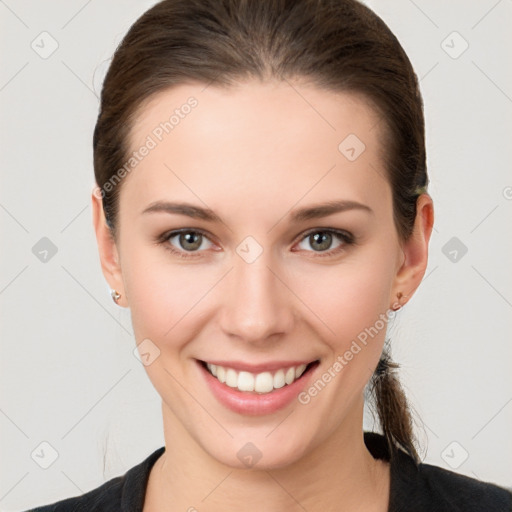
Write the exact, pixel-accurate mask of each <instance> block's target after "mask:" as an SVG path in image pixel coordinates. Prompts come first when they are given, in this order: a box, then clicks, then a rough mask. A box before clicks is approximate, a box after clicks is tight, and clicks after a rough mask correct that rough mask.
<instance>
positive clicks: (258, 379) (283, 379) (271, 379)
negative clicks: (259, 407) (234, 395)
mask: <svg viewBox="0 0 512 512" xmlns="http://www.w3.org/2000/svg"><path fill="white" fill-rule="evenodd" d="M206 366H207V367H208V369H209V370H210V373H211V374H212V375H213V376H214V377H217V379H218V380H219V381H220V382H223V383H225V384H226V385H227V386H229V387H231V388H238V389H239V390H240V391H256V392H257V393H270V392H271V391H273V390H274V389H279V388H282V387H283V386H285V385H287V384H291V383H292V382H294V381H295V380H296V379H298V378H299V377H300V376H301V375H302V374H303V373H304V371H305V370H306V367H307V365H305V364H301V365H299V366H297V367H294V366H292V367H291V368H288V369H284V368H283V369H281V370H277V372H275V374H274V375H272V373H271V372H262V373H258V374H256V375H254V374H252V373H250V372H245V371H241V372H237V371H236V370H233V368H225V367H224V366H219V365H215V364H210V363H206Z"/></svg>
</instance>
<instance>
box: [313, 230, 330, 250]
mask: <svg viewBox="0 0 512 512" xmlns="http://www.w3.org/2000/svg"><path fill="white" fill-rule="evenodd" d="M330 236H331V235H330V233H323V232H320V233H316V234H315V235H314V236H313V238H314V239H315V243H316V242H318V241H319V240H321V239H322V238H323V239H324V242H321V241H320V245H321V246H322V247H320V249H328V248H329V245H330V243H329V242H330V238H329V237H330ZM326 240H327V243H325V241H326Z"/></svg>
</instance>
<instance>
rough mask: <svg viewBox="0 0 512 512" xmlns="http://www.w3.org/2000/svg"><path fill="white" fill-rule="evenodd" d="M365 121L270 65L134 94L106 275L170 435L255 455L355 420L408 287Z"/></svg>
mask: <svg viewBox="0 0 512 512" xmlns="http://www.w3.org/2000/svg"><path fill="white" fill-rule="evenodd" d="M191 98H193V99H191ZM185 105H189V106H188V107H186V106H185ZM171 116H174V117H173V118H171ZM170 118H171V121H169V119H170ZM161 123H162V124H161ZM165 123H167V124H165ZM380 128H381V126H380V124H379V117H378V116H377V115H376V114H375V113H374V111H373V110H372V109H371V108H370V107H369V106H368V105H367V104H366V103H365V102H364V101H363V100H362V99H361V98H358V97H356V96H353V95H348V94H335V93H332V92H326V91H325V90H321V89H319V88H314V87H311V86H310V87H305V86H299V85H298V84H295V85H293V87H292V85H291V84H289V83H286V82H279V83H277V82H276V83H265V84H263V83H259V82H251V83H246V84H243V85H241V86H237V87H231V88H229V89H228V88H220V87H215V86H208V87H206V86H205V85H202V84H201V85H181V86H179V87H175V88H172V89H169V90H167V91H165V92H163V93H160V94H158V95H157V96H154V97H153V98H152V99H151V101H150V102H148V103H146V104H145V105H144V107H143V109H142V110H141V111H140V114H139V115H138V117H137V121H136V124H135V126H134V129H133V131H132V133H131V138H130V144H131V149H132V151H137V155H135V156H134V158H136V159H137V160H136V163H135V164H134V162H135V160H133V161H132V163H131V165H132V168H131V170H130V171H129V172H128V173H127V175H126V177H125V178H124V182H123V184H122V189H121V195H120V203H119V217H118V221H119V239H118V241H117V246H115V247H114V248H113V251H114V253H115V254H116V255H117V256H118V261H119V273H118V274H116V270H115V269H114V270H112V268H113V267H112V268H111V270H112V272H111V275H109V276H108V278H109V279H110V284H111V285H112V287H115V288H116V289H117V290H118V291H120V292H121V293H122V299H121V301H120V304H121V305H123V306H127V307H129V308H130V310H131V315H132V322H133V328H134V333H135V337H136V343H137V344H141V343H142V344H141V345H140V349H141V353H142V354H143V356H142V357H143V359H144V360H145V364H146V366H145V369H146V371H147V373H148V376H149V378H150V380H151V382H152V383H153V385H154V387H155V388H156V390H157V391H158V393H159V394H160V396H161V397H162V400H163V415H164V428H165V429H166V432H167V433H168V434H169V435H172V436H178V438H179V439H181V440H182V441H183V440H186V441H187V442H188V443H189V446H193V447H194V449H197V450H199V451H200V452H202V453H203V454H204V453H207V454H209V455H211V456H212V457H213V458H215V459H217V460H218V461H220V462H222V463H225V464H228V465H230V466H237V467H244V465H245V466H247V465H252V464H253V463H255V462H258V461H259V462H258V465H259V466H260V467H269V468H270V467H280V466H285V465H288V464H290V463H292V462H294V461H297V460H299V459H300V458H301V457H303V456H304V455H306V454H307V453H311V452H312V450H313V449H315V448H318V447H319V446H320V445H322V443H324V442H325V441H327V440H328V439H332V436H333V435H335V436H336V435H338V439H340V437H339V436H341V437H343V436H345V439H346V436H347V435H348V432H351V434H350V435H352V433H353V432H360V430H361V425H362V408H363V389H364V387H365V385H366V383H367V382H368V380H369V378H370V377H371V375H372V373H373V370H374V368H375V366H376V364H377V362H378V359H379V356H380V354H381V350H382V346H383V342H384V337H385V332H386V324H387V320H388V319H389V318H390V317H391V315H390V314H389V315H388V312H389V308H390V307H391V305H393V304H394V303H395V302H396V293H397V292H398V291H402V292H403V293H404V294H409V296H410V295H411V294H412V288H415V286H413V283H412V281H408V279H411V278H410V274H411V273H406V272H405V270H404V268H403V267H402V264H403V262H404V259H405V257H404V254H405V253H404V250H403V249H404V247H403V246H401V245H400V243H399V240H398V236H397V232H396V229H395V226H394V223H393V212H392V196H391V189H390V186H389V184H388V182H387V180H386V179H385V176H386V173H385V170H384V167H383V160H382V155H381V149H382V148H381V146H380V136H381V131H380ZM144 146H145V147H146V148H147V150H141V149H140V148H142V147H144ZM144 155H145V156H144ZM127 168H128V166H127ZM178 203H179V204H181V205H186V208H185V207H183V208H182V210H181V213H180V212H178V211H177V209H176V207H175V206H173V205H176V204H178ZM327 203H330V204H331V205H341V206H342V207H333V208H331V209H329V208H326V209H325V211H323V210H322V209H318V210H316V209H315V208H319V207H324V206H325V205H327ZM97 204H99V202H97ZM155 205H156V206H155ZM343 205H344V206H343ZM187 212H189V214H187ZM308 212H309V213H308ZM178 230H183V233H182V234H181V235H180V234H179V233H177V231H178ZM116 276H117V277H116ZM115 279H118V280H117V281H116V280H115ZM415 279H416V281H414V284H415V285H417V284H418V277H417V276H416V277H415ZM204 363H209V364H214V365H217V369H216V373H217V377H214V376H212V375H211V374H210V373H209V371H208V370H207V369H206V368H205V366H204ZM300 365H308V366H307V371H305V373H303V374H302V376H301V377H300V378H299V379H296V380H293V381H292V379H295V377H296V374H297V375H298V374H300V372H301V370H302V369H303V366H302V367H301V366H300ZM219 366H221V367H223V369H222V368H219ZM291 367H294V368H296V374H295V371H294V370H290V368H291ZM297 367H298V368H297ZM213 371H214V373H215V366H214V367H213ZM223 375H224V377H223ZM223 379H227V383H226V382H224V383H222V382H221V380H223ZM287 379H288V380H287ZM238 387H241V388H242V389H251V388H252V387H256V388H257V390H259V392H257V391H240V390H239V389H238ZM270 389H273V391H269V390H270ZM251 461H252V462H251Z"/></svg>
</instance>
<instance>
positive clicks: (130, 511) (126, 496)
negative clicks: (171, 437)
mask: <svg viewBox="0 0 512 512" xmlns="http://www.w3.org/2000/svg"><path fill="white" fill-rule="evenodd" d="M364 442H365V445H366V447H367V448H368V451H369V452H370V453H371V454H372V455H373V457H374V458H375V459H383V460H386V461H390V453H389V448H388V445H387V443H386V439H385V437H384V436H383V435H381V434H377V433H375V432H364ZM164 451H165V446H162V447H160V448H158V449H157V450H155V451H154V452H153V453H152V454H151V455H150V456H149V457H147V458H146V459H145V460H144V461H142V462H141V463H140V464H138V465H137V466H134V467H133V468H131V469H130V470H129V471H128V472H127V473H126V475H125V476H124V478H123V480H124V484H123V488H122V489H123V490H122V498H121V512H142V508H143V505H144V498H145V494H146V487H147V484H148V480H149V474H150V472H151V468H152V467H153V465H154V464H155V462H156V461H157V459H158V458H159V457H160V455H162V454H163V453H164ZM407 466H410V469H414V468H415V467H416V466H415V463H414V460H413V459H412V458H411V457H410V456H409V455H408V454H406V453H405V452H403V451H401V450H398V451H397V452H396V453H395V454H394V456H393V461H391V493H390V499H391V501H393V496H394V495H395V494H396V492H394V489H396V487H397V485H399V483H400V484H402V485H403V484H404V483H405V482H399V480H402V479H403V478H404V475H407V474H410V473H411V471H407V470H406V468H407ZM391 504H392V503H390V510H391V509H392V508H391Z"/></svg>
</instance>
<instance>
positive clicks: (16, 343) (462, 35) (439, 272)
mask: <svg viewBox="0 0 512 512" xmlns="http://www.w3.org/2000/svg"><path fill="white" fill-rule="evenodd" d="M153 3H154V2H152V1H151V2H150V1H134V0H131V1H126V0H108V1H105V0H102V1H101V2H100V1H99V0H89V1H84V0H74V1H66V2H65V1H62V0H61V1H57V0H53V1H46V2H29V1H22V0H6V1H1V0H0V19H1V30H0V34H1V35H0V37H1V45H2V66H1V67H0V102H1V106H0V108H1V141H2V151H1V154H0V158H1V166H0V169H1V173H2V176H1V188H0V226H1V237H2V250H1V252H0V254H1V276H0V308H1V309H0V314H1V353H2V358H1V369H0V379H1V387H0V389H1V394H0V428H1V432H2V435H1V441H0V443H1V444H0V449H1V454H0V460H1V464H2V466H1V477H0V478H1V481H0V507H1V510H3V511H17V510H23V509H26V508H29V507H31V506H35V505H41V504H45V503H49V502H51V501H56V500H58V499H63V498H65V497H68V496H74V495H78V494H82V493H84V492H86V491H88V490H90V489H92V488H94V487H97V486H99V485H100V484H101V483H103V482H104V481H105V480H107V479H110V478H112V477H114V476H117V475H120V474H123V473H124V472H125V471H126V470H127V469H129V468H130V467H131V466H133V465H135V464H137V463H138V462H140V461H141V460H142V459H143V458H145V457H146V456H147V455H148V454H149V453H150V452H151V451H153V450H155V449H156V448H158V447H159V446H162V445H163V444H164V440H163V432H162V420H161V410H160V399H159V396H158V394H157V393H156V391H155V390H154V389H153V387H152V385H151V383H150V381H149V379H148V378H147V376H146V373H145V370H144V367H143V366H142V364H141V363H140V362H139V360H138V359H137V358H136V357H135V356H134V354H133V349H134V348H135V340H134V338H133V334H132V329H131V323H130V313H129V311H128V310H125V309H121V308H119V307H117V306H116V305H115V304H114V303H113V302H112V300H111V298H110V296H109V293H108V291H109V290H108V286H107V284H106V282H105V280H104V278H103V275H102V273H101V269H100V265H99V259H98V255H97V248H96V240H95V237H94V232H93V228H92V218H91V207H90V191H91V188H92V186H93V169H92V132H93V128H94V123H95V120H96V116H97V109H98V94H99V90H100V86H101V80H102V78H103V74H104V72H105V62H108V59H109V58H110V56H111V55H112V53H113V51H114V49H115V47H116V46H117V44H118V43H119V42H120V40H121V38H122V36H123V35H124V34H125V32H126V31H127V29H128V28H129V26H130V25H131V24H132V23H133V22H134V21H135V19H136V18H137V17H138V16H139V15H140V14H142V12H143V11H145V10H146V9H147V8H148V7H149V6H151V5H153ZM369 5H370V6H371V7H372V8H373V9H374V10H375V11H376V12H377V13H378V14H379V15H380V16H381V17H382V18H383V19H384V20H385V21H386V23H387V24H388V25H389V26H390V28H391V29H392V30H393V31H394V32H395V34H396V35H397V37H398V38H399V40H400V41H401V43H402V44H403V46H404V48H405V50H406V51H407V52H408V54H409V56H410V58H411V61H412V63H413V66H414V67H415V70H416V72H417V74H418V77H419V78H420V79H421V88H422V93H423V96H424V101H425V115H426V122H427V144H428V148H427V150H428V165H429V173H430V177H431V185H430V189H429V190H430V193H431V195H432V197H433V199H434V204H435V214H436V219H435V228H434V232H433V235H432V240H431V245H430V259H429V266H428V269H427V272H426V275H425V278H424V282H423V283H422V285H421V286H420V288H419V290H418V291H417V293H416V295H415V296H414V297H413V298H412V300H411V301H410V302H409V304H408V305H407V306H406V307H405V309H404V310H402V311H401V312H400V314H399V315H398V317H397V319H396V320H395V322H394V325H393V326H392V328H391V329H390V331H389V334H390V336H391V338H392V339H393V353H394V356H395V359H396V360H397V361H398V362H400V363H401V365H402V370H401V375H402V381H403V383H404V386H405V387H406V389H407V392H408V395H409V397H410V400H411V401H412V403H413V404H414V407H415V410H416V411H417V413H418V414H419V417H421V419H422V420H423V423H418V435H419V438H420V441H421V445H422V452H421V453H422V455H423V457H424V460H425V461H426V462H429V463H432V464H436V465H439V466H441V467H445V468H447V469H455V470H456V471H457V472H460V473H463V474H466V475H469V476H473V477H478V478H480V479H482V480H487V481H493V482H496V483H498V484H501V485H504V486H511V485H512V480H511V471H510V461H511V460H512V437H511V436H510V428H511V425H512V385H511V384H512V383H511V380H512V377H511V372H510V366H511V365H510V363H511V361H512V344H511V343H510V331H511V328H512V314H511V313H512V309H511V308H512V271H511V269H510V261H512V237H511V236H510V233H511V220H512V215H511V213H512V173H511V169H510V163H511V161H512V158H511V156H512V155H511V142H510V135H511V133H512V98H511V97H512V66H510V60H511V59H510V57H511V53H512V44H511V43H512V41H511V39H512V38H511V36H510V26H511V22H512V1H511V0H501V1H496V0H481V1H478V2H476V1H475V2H468V1H463V0H459V1H452V2H449V3H448V2H444V1H441V0H436V1H426V0H415V1H412V0H400V1H393V2H392V1H391V0H385V1H384V0H381V1H379V0H375V1H372V2H369ZM43 32H47V33H48V34H42V33H43ZM454 32H457V33H458V35H457V34H454ZM466 44H467V45H469V46H468V48H467V49H466V50H465V51H464V52H462V50H464V48H465V46H466ZM52 45H53V46H55V45H58V47H57V48H56V49H55V51H54V52H53V53H52V54H51V55H48V53H50V51H51V50H52V49H53V48H52ZM43 237H46V238H47V239H49V240H50V241H51V244H50V243H49V242H48V240H43V241H41V239H42V238H43ZM34 247H35V248H34ZM52 247H54V249H53V250H54V251H55V249H56V250H57V252H56V253H55V254H53V253H52ZM44 250H48V251H49V252H48V253H44ZM465 250H467V252H466V253H465V254H464V251H465ZM41 251H43V252H41ZM45 254H46V259H44V256H45ZM41 258H43V261H42V260H41ZM366 422H367V423H366V426H367V427H368V428H370V427H371V418H370V417H369V416H367V418H366ZM41 443H46V444H41ZM104 451H106V453H107V456H106V460H105V461H104V459H103V453H104ZM53 459H55V460H53ZM44 466H47V468H46V469H44Z"/></svg>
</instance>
